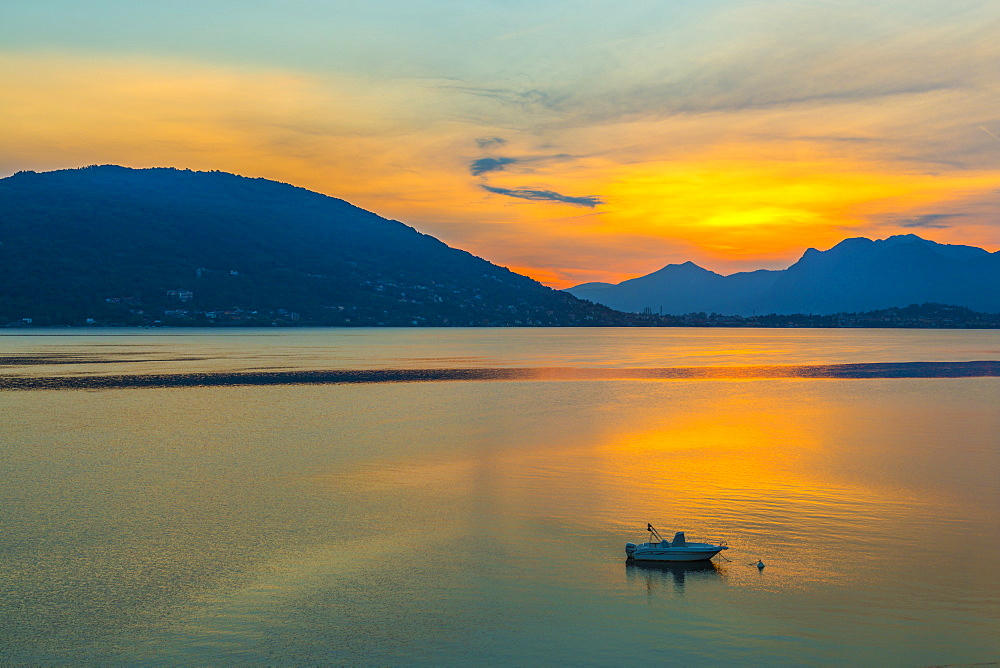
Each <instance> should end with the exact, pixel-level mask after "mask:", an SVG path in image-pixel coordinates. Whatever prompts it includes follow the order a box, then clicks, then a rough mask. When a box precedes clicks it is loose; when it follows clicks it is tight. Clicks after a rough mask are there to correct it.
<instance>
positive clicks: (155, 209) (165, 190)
mask: <svg viewBox="0 0 1000 668" xmlns="http://www.w3.org/2000/svg"><path fill="white" fill-rule="evenodd" d="M10 322H23V323H29V322H30V323H31V324H35V325H52V324H81V323H85V322H93V323H95V324H150V323H156V322H162V323H166V324H211V323H216V324H221V323H225V324H269V323H274V322H281V323H284V322H310V323H319V324H333V325H349V326H354V325H438V326H440V325H452V326H456V325H457V326H470V325H524V326H527V325H572V324H579V325H606V324H622V323H623V322H624V321H623V316H622V314H618V313H615V312H613V311H611V310H610V309H608V308H606V307H603V306H597V305H594V304H590V303H588V302H582V301H580V300H578V299H576V298H575V297H573V296H572V295H570V294H568V293H565V292H561V291H557V290H553V289H551V288H548V287H546V286H543V285H541V284H540V283H537V282H536V281H534V280H532V279H530V278H528V277H526V276H521V275H519V274H516V273H514V272H511V271H509V270H507V269H505V268H503V267H499V266H496V265H494V264H491V263H489V262H487V261H485V260H483V259H481V258H478V257H475V256H473V255H471V254H469V253H467V252H465V251H462V250H457V249H454V248H451V247H449V246H447V245H445V244H444V243H442V242H441V241H439V240H437V239H435V238H434V237H431V236H428V235H426V234H421V233H420V232H417V231H416V230H414V229H413V228H411V227H408V226H407V225H404V224H402V223H400V222H397V221H393V220H387V219H385V218H381V217H380V216H377V215H375V214H374V213H371V212H369V211H365V210H363V209H360V208H358V207H356V206H353V205H351V204H348V203H347V202H345V201H343V200H339V199H335V198H333V197H328V196H326V195H322V194H319V193H315V192H311V191H309V190H305V189H303V188H298V187H295V186H291V185H287V184H284V183H278V182H275V181H269V180H266V179H252V178H245V177H241V176H235V175H233V174H227V173H223V172H194V171H190V170H179V169H169V168H156V169H128V168H125V167H117V166H112V165H105V166H92V167H86V168H82V169H72V170H61V171H54V172H45V173H35V172H19V173H17V174H15V175H13V176H10V177H8V178H4V179H0V324H4V323H10Z"/></svg>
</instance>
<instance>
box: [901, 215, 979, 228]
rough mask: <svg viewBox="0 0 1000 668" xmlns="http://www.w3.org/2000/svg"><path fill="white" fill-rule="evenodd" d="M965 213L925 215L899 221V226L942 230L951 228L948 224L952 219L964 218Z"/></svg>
mask: <svg viewBox="0 0 1000 668" xmlns="http://www.w3.org/2000/svg"><path fill="white" fill-rule="evenodd" d="M964 217H965V214H964V213H925V214H924V215H922V216H916V217H914V218H907V219H906V220H901V221H899V225H900V226H902V227H925V228H936V229H942V228H946V227H951V225H952V224H951V223H950V222H948V221H950V220H951V219H952V218H964Z"/></svg>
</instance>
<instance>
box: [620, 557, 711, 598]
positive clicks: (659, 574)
mask: <svg viewBox="0 0 1000 668" xmlns="http://www.w3.org/2000/svg"><path fill="white" fill-rule="evenodd" d="M724 573H725V571H724V570H723V569H722V568H719V566H717V565H716V563H715V562H714V561H691V562H675V563H669V562H662V563H657V562H650V561H626V562H625V577H626V579H628V581H629V582H642V581H645V583H646V587H647V589H648V590H649V591H652V590H653V589H654V588H655V587H656V586H657V584H662V583H665V582H668V581H671V580H672V581H673V585H674V589H676V590H677V592H678V593H683V592H684V585H685V583H687V582H698V581H709V580H714V579H718V578H720V577H722V576H723V574H724Z"/></svg>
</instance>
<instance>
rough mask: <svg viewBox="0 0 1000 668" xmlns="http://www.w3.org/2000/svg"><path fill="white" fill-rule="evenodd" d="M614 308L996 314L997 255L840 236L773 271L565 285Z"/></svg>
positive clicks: (662, 274)
mask: <svg viewBox="0 0 1000 668" xmlns="http://www.w3.org/2000/svg"><path fill="white" fill-rule="evenodd" d="M567 292H569V293H570V294H573V295H575V296H577V297H580V298H581V299H587V300H590V301H592V302H594V303H596V304H603V305H605V306H609V307H611V308H613V309H617V310H620V311H632V312H643V311H644V310H646V309H649V310H650V311H651V312H652V313H660V312H662V313H664V314H668V313H670V314H684V313H698V312H706V313H711V312H715V313H720V314H728V315H741V316H750V315H753V314H758V315H761V314H768V313H775V314H792V313H806V314H808V313H813V314H832V313H845V312H863V311H874V310H878V309H887V308H892V307H902V306H908V305H910V304H923V303H925V302H934V303H939V304H952V305H955V306H963V307H966V308H969V309H972V310H973V311H979V312H987V313H996V312H1000V252H997V253H990V252H988V251H985V250H983V249H982V248H975V247H972V246H956V245H946V244H939V243H935V242H933V241H928V240H926V239H922V238H920V237H918V236H916V235H914V234H905V235H899V236H892V237H889V238H888V239H882V240H877V241H872V240H871V239H865V238H860V237H859V238H854V239H845V240H844V241H841V242H840V243H839V244H837V245H836V246H834V247H833V248H831V249H830V250H827V251H819V250H816V249H815V248H810V249H809V250H807V251H806V252H805V253H804V254H803V255H802V257H801V258H800V259H799V261H798V262H796V263H795V264H793V265H792V266H790V267H788V268H787V269H783V270H778V271H768V270H759V271H750V272H741V273H737V274H732V275H729V276H722V275H720V274H717V273H715V272H713V271H708V270H707V269H703V268H701V267H699V266H698V265H696V264H694V263H692V262H685V263H683V264H668V265H667V266H665V267H663V268H662V269H660V270H658V271H655V272H653V273H651V274H648V275H646V276H640V277H639V278H633V279H630V280H627V281H623V282H621V283H618V284H610V283H584V284H583V285H578V286H576V287H573V288H569V289H568V290H567Z"/></svg>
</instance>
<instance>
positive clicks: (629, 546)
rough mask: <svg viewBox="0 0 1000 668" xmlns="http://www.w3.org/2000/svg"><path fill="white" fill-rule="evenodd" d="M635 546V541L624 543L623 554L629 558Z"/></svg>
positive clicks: (633, 552)
mask: <svg viewBox="0 0 1000 668" xmlns="http://www.w3.org/2000/svg"><path fill="white" fill-rule="evenodd" d="M636 547H637V546H636V544H635V543H625V556H626V557H628V558H629V559H631V558H632V555H633V554H635V548H636Z"/></svg>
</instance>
